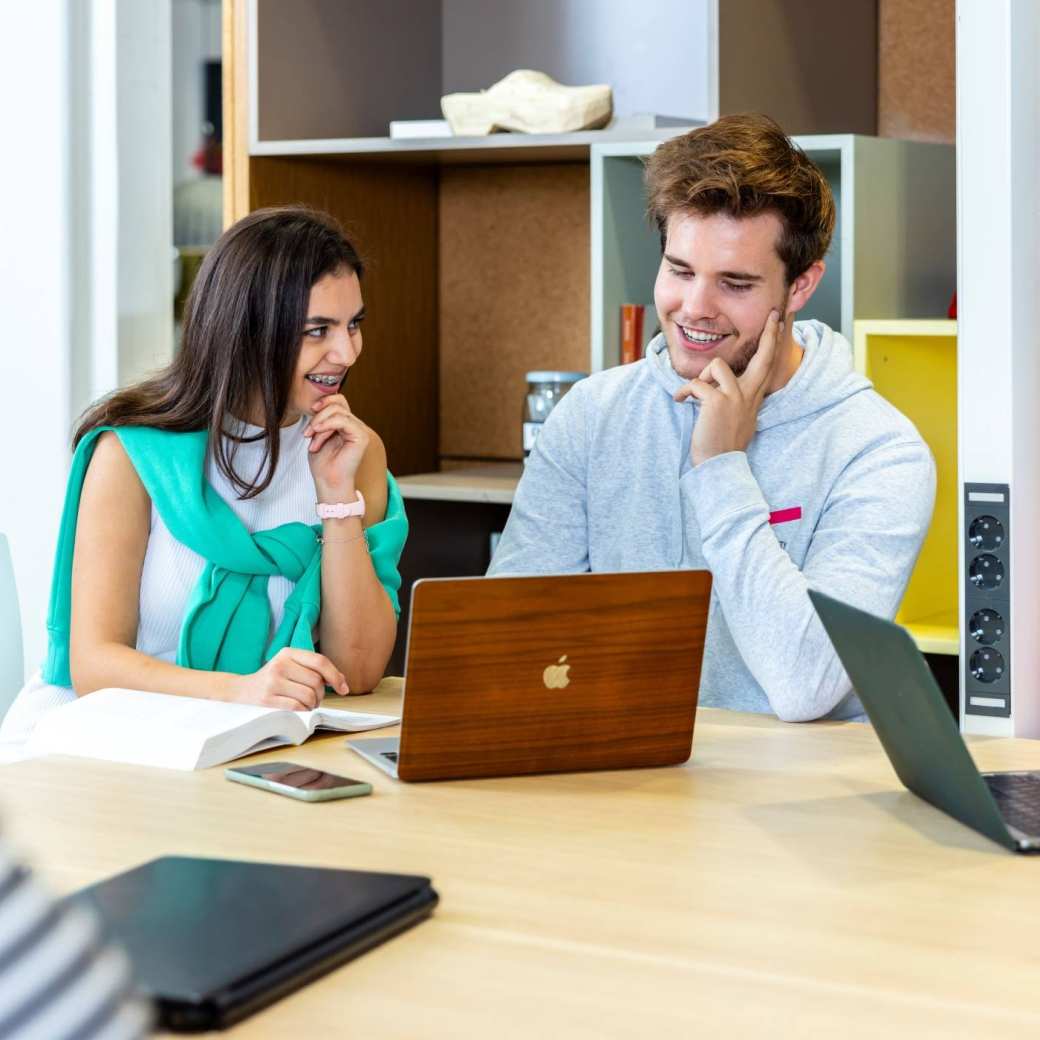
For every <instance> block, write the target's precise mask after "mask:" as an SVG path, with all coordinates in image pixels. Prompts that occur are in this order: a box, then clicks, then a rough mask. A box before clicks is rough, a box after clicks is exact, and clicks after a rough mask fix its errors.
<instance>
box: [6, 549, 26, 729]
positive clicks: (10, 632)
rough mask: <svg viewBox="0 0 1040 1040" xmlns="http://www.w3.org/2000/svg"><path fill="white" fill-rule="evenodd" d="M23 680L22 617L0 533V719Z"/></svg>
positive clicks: (9, 557)
mask: <svg viewBox="0 0 1040 1040" xmlns="http://www.w3.org/2000/svg"><path fill="white" fill-rule="evenodd" d="M24 681H25V665H24V657H23V649H22V616H21V612H20V611H19V609H18V589H17V588H16V586H15V583H14V567H13V566H12V564H11V548H10V546H9V545H8V543H7V536H6V535H2V534H0V719H2V718H3V717H4V715H6V714H7V709H8V708H10V707H11V702H12V701H13V700H14V699H15V697H16V696H17V695H18V691H19V690H20V689H21V688H22V684H23V682H24Z"/></svg>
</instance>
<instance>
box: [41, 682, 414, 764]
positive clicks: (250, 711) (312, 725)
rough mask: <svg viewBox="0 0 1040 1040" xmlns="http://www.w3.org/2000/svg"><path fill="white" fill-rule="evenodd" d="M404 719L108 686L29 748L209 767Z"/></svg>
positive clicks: (65, 712) (54, 721) (44, 723)
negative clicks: (317, 734) (320, 734)
mask: <svg viewBox="0 0 1040 1040" xmlns="http://www.w3.org/2000/svg"><path fill="white" fill-rule="evenodd" d="M400 721H401V720H400V718H399V717H398V716H396V715H368V714H364V713H362V712H358V711H342V710H340V709H338V708H315V709H314V711H286V710H283V709H279V708H261V707H258V706H256V705H252V704H227V703H225V702H224V701H210V700H201V699H199V698H195V697H174V696H171V695H170V694H165V693H145V692H144V691H143V690H116V689H109V690H98V691H96V692H95V693H89V694H87V695H86V696H84V697H77V698H76V700H75V701H73V702H72V703H70V704H66V705H63V706H62V707H60V708H57V709H55V710H54V711H52V712H51V713H50V714H48V715H45V716H44V717H43V718H42V719H41V720H40V721H39V723H38V724H37V726H36V729H35V730H34V732H33V734H32V736H31V737H30V738H29V742H28V744H27V746H26V751H27V752H28V753H29V754H30V755H79V756H80V757H85V758H102V759H105V760H106V761H108V762H130V763H133V764H134V765H142V766H162V767H164V768H166V769H208V768H209V767H210V766H215V765H219V764H220V763H221V762H229V761H231V759H233V758H241V757H242V756H243V755H251V754H254V753H255V752H257V751H265V750H266V749H267V748H272V747H279V746H280V745H282V744H302V743H303V742H304V741H305V740H306V739H307V738H308V737H309V736H311V734H312V733H313V732H314V731H315V730H316V729H319V728H321V729H335V730H341V731H342V732H344V733H359V732H361V731H363V730H368V729H380V728H382V727H383V726H393V725H395V724H396V723H398V722H400Z"/></svg>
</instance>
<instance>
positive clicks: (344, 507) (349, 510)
mask: <svg viewBox="0 0 1040 1040" xmlns="http://www.w3.org/2000/svg"><path fill="white" fill-rule="evenodd" d="M314 511H315V512H316V513H317V514H318V516H319V517H320V518H321V519H322V520H345V519H346V518H347V517H348V516H364V515H365V496H364V495H362V494H361V492H360V491H359V492H358V493H357V501H356V502H319V503H318V504H317V505H316V506H315V507H314Z"/></svg>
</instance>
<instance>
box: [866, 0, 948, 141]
mask: <svg viewBox="0 0 1040 1040" xmlns="http://www.w3.org/2000/svg"><path fill="white" fill-rule="evenodd" d="M954 7H955V0H880V4H879V7H878V22H879V24H878V42H879V51H878V133H879V134H880V135H881V136H882V137H900V138H905V139H908V140H914V141H943V142H947V143H950V144H952V143H953V141H954V138H955V136H956V114H957V98H956V74H955V73H956V64H955V44H954Z"/></svg>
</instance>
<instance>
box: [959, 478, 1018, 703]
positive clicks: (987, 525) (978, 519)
mask: <svg viewBox="0 0 1040 1040" xmlns="http://www.w3.org/2000/svg"><path fill="white" fill-rule="evenodd" d="M1010 512H1011V494H1010V489H1009V488H1008V485H1007V484H965V485H964V532H965V537H964V613H965V616H966V617H967V618H968V619H969V620H968V625H967V633H966V635H965V654H964V658H965V660H964V713H965V714H966V715H995V716H998V717H1000V718H1009V717H1010V715H1011V618H1010V611H1011V590H1010V587H1009V586H1010V575H1011V559H1010V552H1011V542H1010V540H1009V538H1008V526H1009V521H1010Z"/></svg>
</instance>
